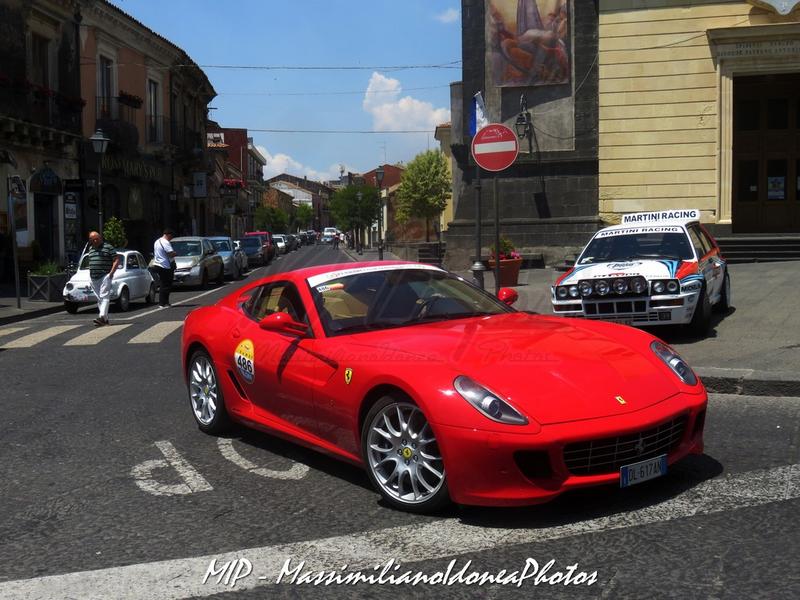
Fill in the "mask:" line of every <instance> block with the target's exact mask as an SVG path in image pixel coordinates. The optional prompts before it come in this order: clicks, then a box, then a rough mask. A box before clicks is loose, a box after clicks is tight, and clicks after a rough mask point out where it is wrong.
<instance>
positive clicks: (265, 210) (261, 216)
mask: <svg viewBox="0 0 800 600" xmlns="http://www.w3.org/2000/svg"><path fill="white" fill-rule="evenodd" d="M253 223H254V224H255V226H256V229H258V230H259V231H260V230H267V231H270V232H279V231H286V228H287V227H288V226H289V215H287V214H286V211H284V210H282V209H280V208H275V207H274V206H259V207H258V208H256V212H255V214H254V215H253Z"/></svg>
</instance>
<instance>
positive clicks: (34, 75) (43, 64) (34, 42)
mask: <svg viewBox="0 0 800 600" xmlns="http://www.w3.org/2000/svg"><path fill="white" fill-rule="evenodd" d="M31 81H32V82H33V83H35V84H37V85H40V86H43V87H47V88H49V87H50V40H48V39H47V38H46V37H42V36H41V35H37V34H35V33H33V34H31Z"/></svg>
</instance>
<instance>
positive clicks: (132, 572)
mask: <svg viewBox="0 0 800 600" xmlns="http://www.w3.org/2000/svg"><path fill="white" fill-rule="evenodd" d="M795 498H800V465H797V464H795V465H788V466H783V467H775V468H772V469H764V470H759V471H751V472H748V473H740V474H736V475H729V476H726V477H720V478H717V479H712V480H709V481H705V482H702V483H700V484H698V485H696V486H695V487H693V488H690V489H688V490H686V491H685V492H683V493H681V494H679V495H678V496H675V497H673V498H671V499H669V500H666V501H664V502H662V503H661V504H655V505H651V506H645V507H644V508H640V509H638V510H631V511H628V512H620V513H613V514H610V515H608V516H605V517H599V518H596V519H589V520H586V521H578V522H574V523H568V524H566V525H557V526H554V527H547V528H541V529H527V528H516V529H499V528H498V529H495V528H486V527H480V526H473V525H465V524H464V523H462V522H461V521H460V520H459V519H444V520H440V521H434V522H432V523H428V524H424V525H405V526H400V527H392V528H389V529H379V530H376V531H369V532H363V533H356V534H351V535H343V536H338V537H332V538H324V539H319V540H311V541H307V542H298V543H294V544H284V545H277V546H263V547H260V548H248V549H245V550H237V551H233V552H227V553H220V554H211V555H208V556H199V557H196V558H183V559H175V560H165V561H160V562H151V563H141V564H137V565H130V566H125V567H113V568H109V569H101V570H97V571H81V572H76V573H67V574H64V575H51V576H48V577H40V578H37V579H22V580H17V581H9V582H7V583H0V598H19V599H24V600H42V599H45V598H81V599H82V600H91V599H98V600H100V599H103V600H104V599H106V598H116V599H117V600H134V599H138V598H145V597H146V598H149V599H150V600H161V599H163V600H177V599H180V598H190V597H205V596H210V595H212V594H219V593H222V592H228V591H240V590H243V589H251V588H255V587H261V586H266V585H270V584H272V583H274V582H275V579H276V578H277V576H278V574H279V573H280V572H281V568H282V567H283V565H284V563H285V562H286V560H288V559H291V560H292V561H293V562H292V565H293V566H296V565H297V563H298V562H299V561H305V563H306V565H305V569H308V570H320V569H325V570H336V569H338V568H340V567H341V565H343V564H347V565H349V567H348V572H352V571H354V570H356V569H359V568H360V569H364V570H365V571H366V570H371V569H372V567H374V566H375V565H378V564H385V563H386V561H388V560H389V559H392V558H393V559H395V561H396V562H399V563H401V564H404V565H408V564H410V563H419V562H422V561H429V560H438V559H442V558H447V557H451V556H458V555H462V554H471V553H475V552H483V551H487V550H492V549H495V548H499V547H503V546H512V545H519V544H536V543H540V542H545V541H549V540H555V539H560V538H566V537H572V536H576V535H582V534H587V533H597V532H603V531H614V530H618V529H625V528H627V527H636V526H640V525H648V524H651V523H659V522H665V521H672V520H675V519H682V518H687V517H694V516H699V515H708V514H714V513H720V512H725V511H731V510H737V509H740V508H745V507H752V506H761V505H764V504H769V503H772V502H780V501H783V500H792V499H795ZM240 558H246V559H248V560H249V561H251V563H252V565H253V574H252V575H251V576H250V577H247V578H244V579H241V580H239V581H238V582H237V584H236V587H235V588H233V589H231V588H230V587H226V586H225V585H224V584H223V585H218V584H217V583H216V578H209V580H208V582H207V583H206V584H203V577H204V576H205V574H206V572H207V571H208V567H209V565H210V563H211V561H212V560H216V565H217V568H219V567H220V566H222V565H224V563H226V562H227V561H232V560H236V559H240ZM366 574H369V573H366ZM261 577H263V578H264V579H260V578H261ZM223 583H224V582H223Z"/></svg>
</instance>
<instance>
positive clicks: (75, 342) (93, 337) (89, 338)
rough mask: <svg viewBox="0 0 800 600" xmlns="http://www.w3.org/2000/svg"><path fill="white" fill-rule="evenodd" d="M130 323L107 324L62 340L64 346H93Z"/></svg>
mask: <svg viewBox="0 0 800 600" xmlns="http://www.w3.org/2000/svg"><path fill="white" fill-rule="evenodd" d="M130 326H131V325H130V323H129V324H127V325H107V326H105V327H98V328H97V329H94V330H92V331H90V332H89V333H84V334H83V335H79V336H78V337H76V338H73V339H71V340H68V341H67V342H64V345H65V346H94V345H95V344H99V343H100V342H102V341H103V340H104V339H106V338H108V337H111V336H112V335H114V334H115V333H119V332H120V331H122V330H123V329H125V328H127V327H130Z"/></svg>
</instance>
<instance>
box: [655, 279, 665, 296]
mask: <svg viewBox="0 0 800 600" xmlns="http://www.w3.org/2000/svg"><path fill="white" fill-rule="evenodd" d="M665 289H666V286H665V285H664V282H663V281H655V282H653V293H654V294H663V293H664V290H665Z"/></svg>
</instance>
